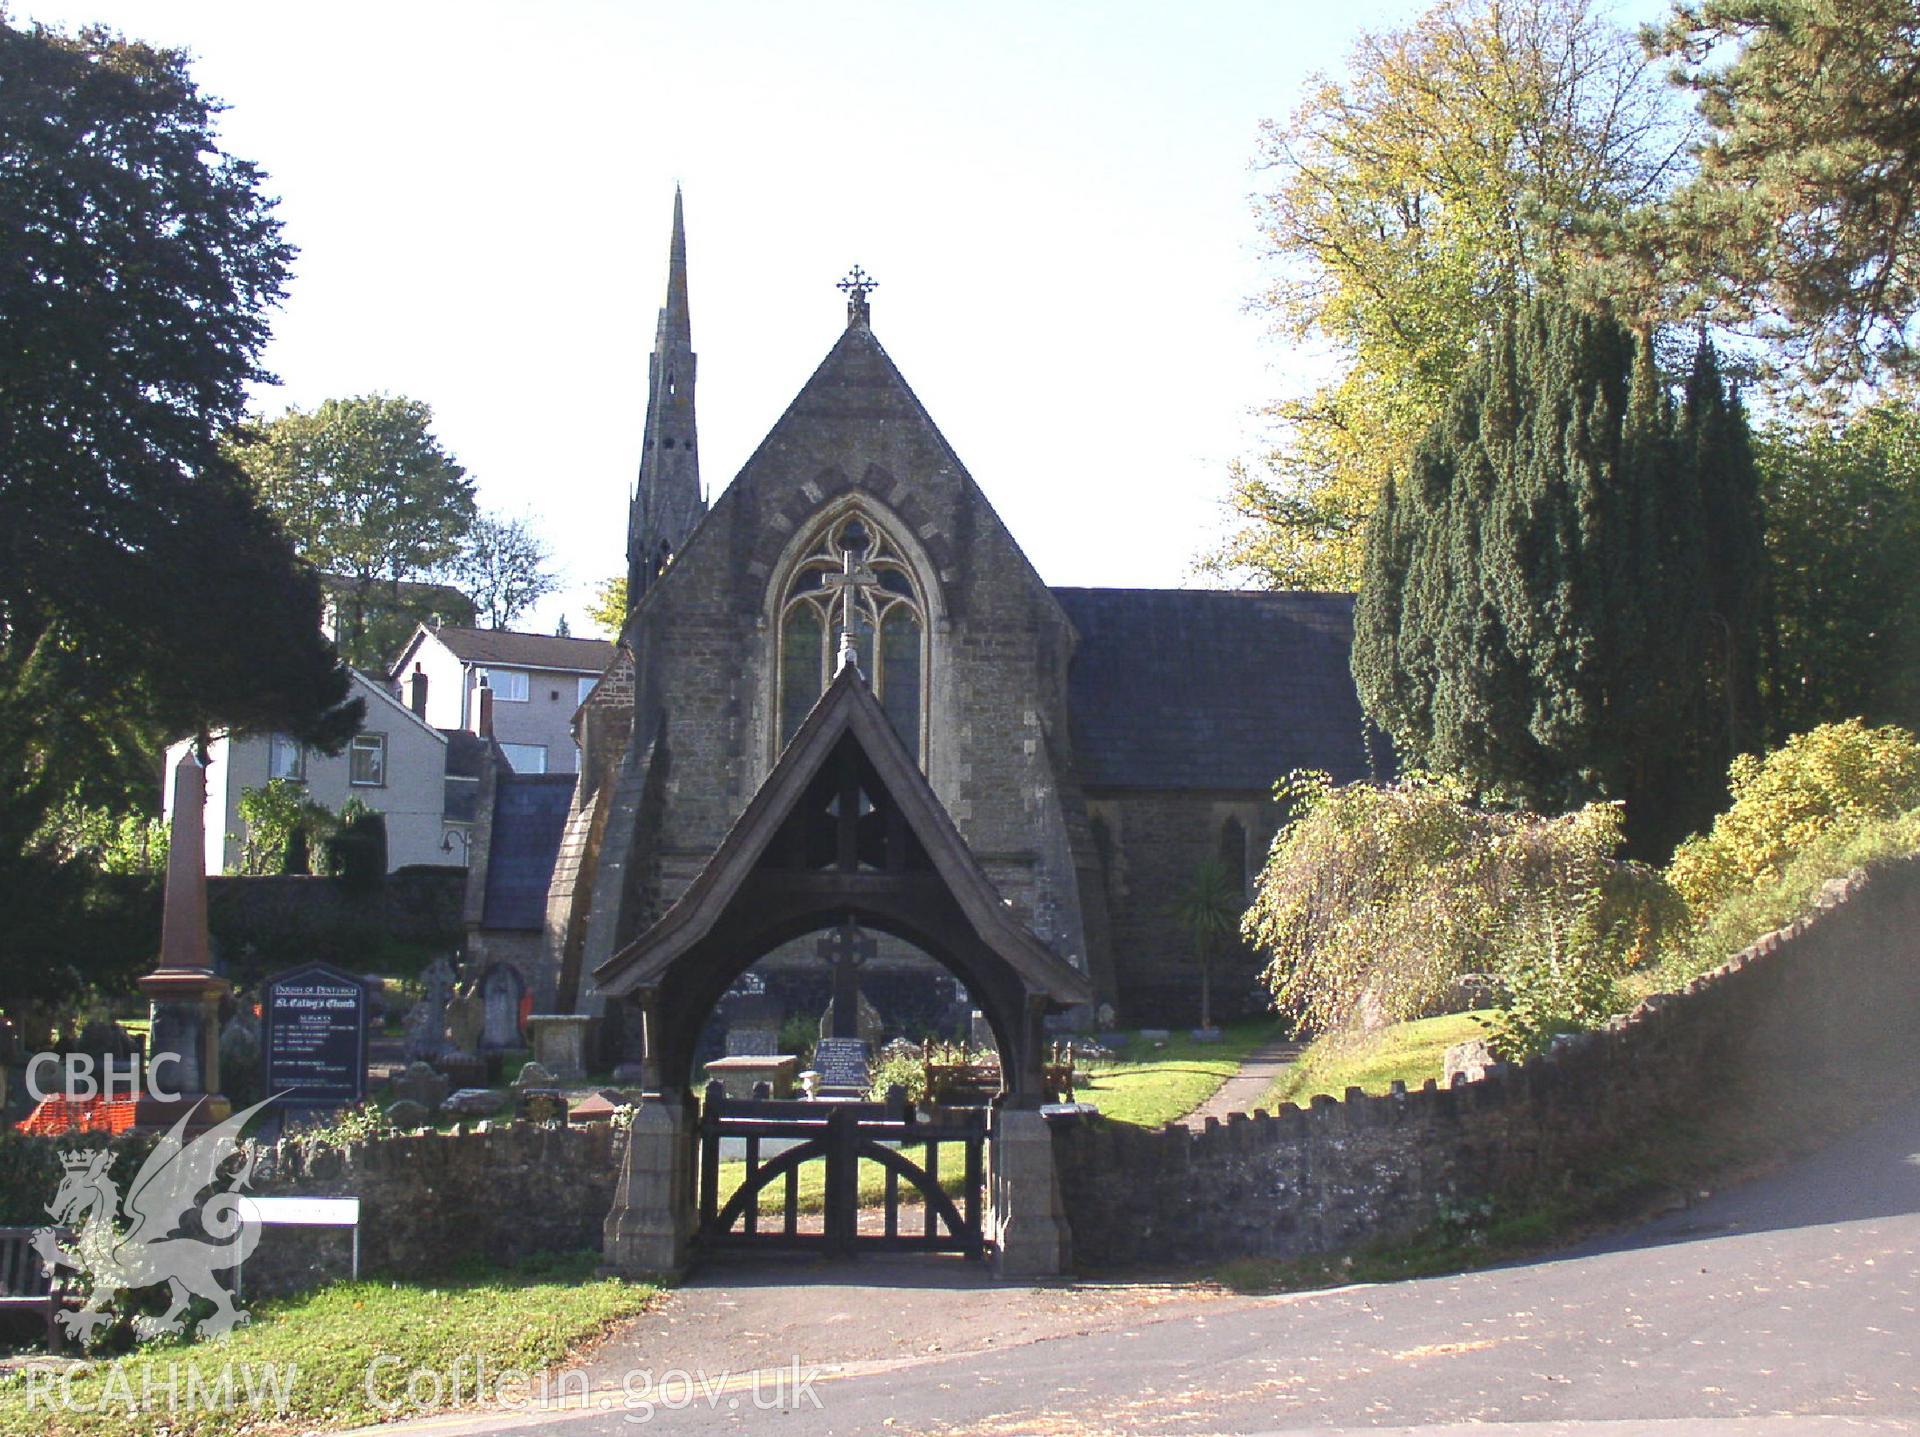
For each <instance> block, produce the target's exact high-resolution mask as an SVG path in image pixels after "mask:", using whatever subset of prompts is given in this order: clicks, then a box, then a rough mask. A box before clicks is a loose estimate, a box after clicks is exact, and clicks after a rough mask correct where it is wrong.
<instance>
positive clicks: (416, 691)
mask: <svg viewBox="0 0 1920 1437" xmlns="http://www.w3.org/2000/svg"><path fill="white" fill-rule="evenodd" d="M407 707H409V708H410V709H412V710H413V711H414V713H415V714H416V715H418V716H419V717H420V718H423V719H424V718H425V717H426V716H427V672H426V670H425V669H423V668H421V667H420V665H419V664H417V663H416V664H415V665H414V666H413V673H412V674H410V675H409V676H408V678H407Z"/></svg>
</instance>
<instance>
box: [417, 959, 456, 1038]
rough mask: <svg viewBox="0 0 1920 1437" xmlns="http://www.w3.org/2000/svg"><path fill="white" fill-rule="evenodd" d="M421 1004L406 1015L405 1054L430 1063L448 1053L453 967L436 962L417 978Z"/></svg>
mask: <svg viewBox="0 0 1920 1437" xmlns="http://www.w3.org/2000/svg"><path fill="white" fill-rule="evenodd" d="M420 983H421V988H422V992H421V994H420V1001H419V1002H417V1003H415V1004H414V1005H413V1011H412V1012H410V1013H408V1014H407V1044H406V1054H407V1056H408V1057H409V1058H413V1059H420V1060H424V1061H426V1062H429V1063H430V1062H432V1061H433V1060H434V1059H435V1058H437V1057H439V1056H440V1055H441V1054H442V1053H444V1052H445V1051H446V1050H447V1004H448V1002H449V1001H451V1000H452V998H453V965H452V964H450V963H448V962H447V960H446V959H444V958H436V959H434V960H433V962H432V963H430V964H428V965H427V971H426V972H424V973H422V974H421V975H420Z"/></svg>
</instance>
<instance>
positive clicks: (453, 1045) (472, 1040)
mask: <svg viewBox="0 0 1920 1437" xmlns="http://www.w3.org/2000/svg"><path fill="white" fill-rule="evenodd" d="M486 1025H487V1010H486V1005H485V1004H484V1003H483V1002H482V1001H481V999H480V995H479V994H477V993H461V994H458V995H456V996H455V997H452V998H449V999H448V1000H447V1042H448V1044H449V1047H450V1051H451V1052H452V1053H453V1054H456V1055H458V1056H460V1057H463V1058H471V1057H473V1056H475V1055H476V1054H478V1053H479V1051H480V1034H481V1032H482V1030H484V1029H485V1027H486Z"/></svg>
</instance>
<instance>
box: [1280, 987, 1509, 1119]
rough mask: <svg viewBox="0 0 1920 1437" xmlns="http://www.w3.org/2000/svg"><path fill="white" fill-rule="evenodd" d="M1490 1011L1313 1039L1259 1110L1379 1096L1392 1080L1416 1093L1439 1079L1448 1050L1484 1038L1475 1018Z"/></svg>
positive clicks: (1281, 1075) (1426, 1019)
mask: <svg viewBox="0 0 1920 1437" xmlns="http://www.w3.org/2000/svg"><path fill="white" fill-rule="evenodd" d="M1491 1011H1492V1010H1491V1009H1487V1010H1483V1011H1482V1012H1481V1013H1479V1014H1475V1013H1447V1014H1443V1015H1442V1016H1440V1017H1438V1018H1421V1019H1418V1020H1416V1021H1415V1022H1412V1023H1395V1024H1393V1025H1391V1026H1390V1027H1386V1028H1381V1029H1380V1030H1379V1031H1377V1032H1373V1033H1353V1034H1349V1033H1333V1034H1329V1035H1328V1036H1326V1037H1324V1038H1319V1039H1316V1040H1315V1041H1314V1043H1313V1044H1312V1045H1311V1046H1310V1047H1309V1048H1308V1049H1307V1050H1306V1052H1304V1053H1302V1054H1301V1055H1300V1061H1299V1062H1297V1063H1295V1064H1294V1065H1293V1066H1292V1067H1290V1068H1288V1069H1286V1070H1285V1071H1284V1072H1283V1073H1281V1074H1280V1079H1279V1081H1278V1082H1276V1083H1275V1084H1274V1085H1273V1088H1272V1090H1271V1091H1270V1092H1268V1094H1267V1097H1266V1101H1265V1103H1264V1104H1263V1105H1262V1106H1264V1107H1266V1108H1268V1109H1272V1108H1276V1107H1278V1106H1279V1105H1280V1104H1282V1103H1298V1104H1300V1106H1302V1107H1305V1106H1306V1104H1307V1100H1308V1099H1309V1098H1311V1097H1312V1096H1313V1095H1314V1094H1315V1093H1331V1094H1332V1095H1333V1096H1334V1097H1336V1098H1340V1097H1345V1096H1346V1092H1347V1089H1348V1088H1364V1089H1365V1090H1366V1091H1367V1092H1369V1093H1384V1092H1386V1091H1387V1089H1388V1088H1389V1087H1390V1086H1392V1084H1393V1082H1394V1080H1395V1079H1398V1080H1399V1081H1400V1082H1403V1083H1405V1084H1406V1085H1407V1086H1408V1087H1410V1088H1417V1087H1419V1086H1420V1085H1421V1084H1422V1083H1424V1082H1425V1081H1426V1080H1427V1079H1428V1078H1438V1077H1439V1076H1440V1071H1441V1069H1442V1068H1443V1067H1444V1066H1445V1061H1446V1056H1447V1049H1449V1048H1451V1047H1452V1046H1453V1045H1454V1044H1455V1043H1464V1042H1467V1041H1468V1040H1469V1039H1472V1038H1483V1037H1485V1036H1486V1032H1487V1030H1486V1029H1485V1028H1484V1027H1482V1026H1481V1024H1480V1023H1479V1022H1477V1021H1476V1019H1477V1018H1479V1017H1484V1016H1488V1015H1489V1014H1490V1013H1491Z"/></svg>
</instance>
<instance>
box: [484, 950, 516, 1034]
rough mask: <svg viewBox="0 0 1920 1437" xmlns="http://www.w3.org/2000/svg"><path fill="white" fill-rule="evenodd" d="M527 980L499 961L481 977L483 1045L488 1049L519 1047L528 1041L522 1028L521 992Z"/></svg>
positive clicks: (514, 969)
mask: <svg viewBox="0 0 1920 1437" xmlns="http://www.w3.org/2000/svg"><path fill="white" fill-rule="evenodd" d="M526 988H527V985H526V982H525V981H524V980H523V979H522V978H521V977H520V972H519V970H518V969H517V968H514V967H512V966H511V965H510V964H506V963H496V964H494V965H493V967H491V968H489V969H488V970H487V971H486V975H485V976H484V977H483V978H481V980H480V1004H481V1008H482V1010H483V1013H484V1018H483V1020H482V1023H481V1026H480V1046H481V1047H482V1048H486V1049H498V1048H519V1047H524V1046H525V1045H526V1039H525V1035H524V1034H522V1033H521V1031H520V995H521V994H522V993H524V992H526Z"/></svg>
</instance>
